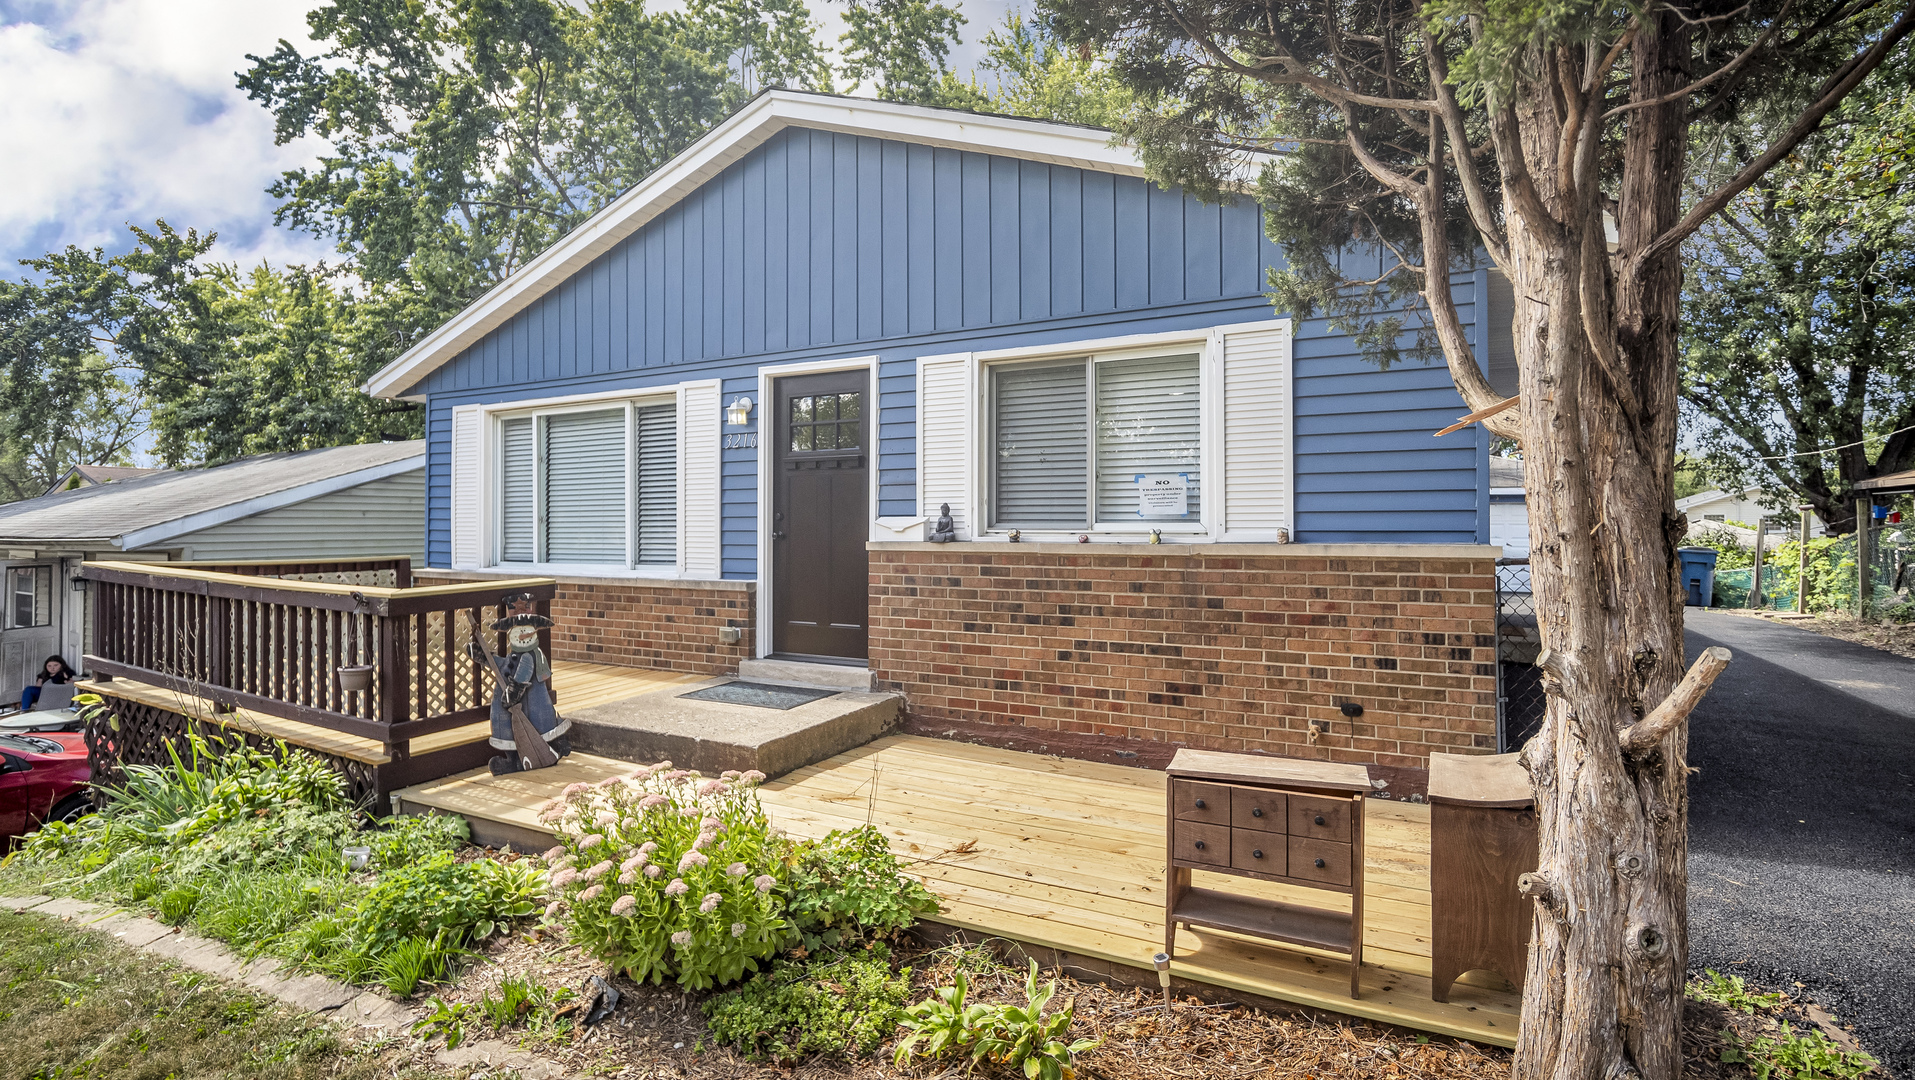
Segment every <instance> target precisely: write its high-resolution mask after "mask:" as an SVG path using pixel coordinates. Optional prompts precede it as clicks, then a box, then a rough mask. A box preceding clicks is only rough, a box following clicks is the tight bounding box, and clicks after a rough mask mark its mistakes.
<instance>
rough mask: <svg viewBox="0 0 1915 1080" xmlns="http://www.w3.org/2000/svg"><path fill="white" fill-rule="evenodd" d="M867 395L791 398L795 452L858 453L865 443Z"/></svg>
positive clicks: (860, 392)
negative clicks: (862, 422)
mask: <svg viewBox="0 0 1915 1080" xmlns="http://www.w3.org/2000/svg"><path fill="white" fill-rule="evenodd" d="M863 398H864V394H863V392H862V391H858V390H847V391H845V392H844V393H841V394H812V395H809V396H807V397H799V398H792V399H791V448H792V449H793V450H799V451H804V450H856V449H858V448H859V446H860V445H861V444H862V443H863V441H864V440H863V439H862V438H861V437H860V436H861V430H860V423H859V420H860V417H861V416H862V415H863V409H864V402H863Z"/></svg>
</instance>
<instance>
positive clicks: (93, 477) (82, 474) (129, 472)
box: [46, 465, 161, 495]
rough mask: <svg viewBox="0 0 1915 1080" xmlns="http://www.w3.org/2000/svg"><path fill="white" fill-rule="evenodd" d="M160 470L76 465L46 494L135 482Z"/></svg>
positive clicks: (128, 466) (49, 486)
mask: <svg viewBox="0 0 1915 1080" xmlns="http://www.w3.org/2000/svg"><path fill="white" fill-rule="evenodd" d="M160 471H161V470H159V469H147V468H141V467H139V466H135V465H75V466H74V467H72V468H71V469H68V470H67V471H66V473H65V474H64V475H62V476H61V477H60V478H59V479H58V480H55V481H54V482H53V483H51V484H49V485H47V490H46V494H48V495H51V494H53V493H54V492H56V491H72V490H74V489H76V488H83V487H94V486H97V485H99V484H111V483H113V482H114V481H115V480H133V479H137V478H139V477H142V476H150V475H152V474H153V473H156V472H160Z"/></svg>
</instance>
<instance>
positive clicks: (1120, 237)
mask: <svg viewBox="0 0 1915 1080" xmlns="http://www.w3.org/2000/svg"><path fill="white" fill-rule="evenodd" d="M1277 260H1278V256H1277V252H1276V249H1275V246H1274V245H1272V244H1271V243H1270V242H1269V240H1268V239H1266V238H1264V236H1263V233H1262V224H1261V222H1260V220H1259V217H1258V213H1257V208H1256V207H1255V206H1254V205H1252V204H1250V203H1248V202H1244V203H1240V204H1238V205H1236V206H1226V207H1218V206H1204V205H1203V204H1201V203H1199V202H1197V201H1196V200H1195V199H1191V198H1187V197H1184V196H1183V195H1182V194H1181V193H1178V192H1166V191H1163V190H1161V189H1158V188H1155V187H1153V186H1151V185H1149V184H1148V183H1146V182H1145V181H1142V180H1138V179H1134V178H1125V177H1115V176H1111V175H1109V174H1103V173H1095V172H1086V171H1083V170H1079V169H1074V168H1069V167H1065V166H1053V165H1044V164H1040V163H1035V162H1029V161H1021V160H1016V159H1011V158H1000V157H993V156H989V155H983V154H971V153H963V152H959V151H954V150H944V149H933V148H930V147H924V146H918V145H910V144H905V143H899V142H890V141H885V140H879V139H873V138H868V137H861V136H854V135H845V134H834V133H826V132H813V131H808V130H803V129H792V130H788V131H785V132H782V133H780V134H779V135H778V136H776V137H774V138H773V139H771V140H770V141H769V142H767V143H766V144H765V145H763V146H761V147H759V148H757V149H756V150H754V151H752V152H751V153H750V154H748V155H747V156H746V157H744V158H743V159H741V160H740V161H738V162H736V163H734V164H733V165H732V166H730V167H729V168H727V169H726V170H725V171H724V172H723V173H721V174H719V175H718V176H716V177H714V178H713V179H712V180H710V181H708V182H707V183H706V184H704V185H703V186H702V187H701V188H700V189H699V190H697V191H696V192H694V193H692V194H691V195H690V196H689V197H687V198H685V199H684V200H682V201H681V202H680V203H678V204H677V205H675V206H672V207H670V208H668V209H667V210H665V211H664V212H663V213H661V214H659V215H658V216H657V217H656V218H654V219H653V220H652V221H650V222H649V223H647V224H646V226H645V227H644V228H642V229H641V230H639V231H638V232H637V233H636V234H634V235H633V236H631V237H629V238H627V239H626V240H625V241H623V242H622V243H620V244H619V245H618V246H616V247H614V248H613V249H612V250H610V251H608V252H606V253H605V254H604V255H602V256H600V257H599V258H598V259H596V260H594V261H593V262H592V263H591V264H590V265H588V266H586V267H585V268H583V269H581V270H580V271H578V272H577V273H576V274H574V275H573V276H572V277H571V278H570V279H568V280H567V281H565V282H563V283H561V284H560V285H558V286H557V287H556V288H553V289H552V290H550V291H549V292H547V293H546V294H545V295H544V296H542V297H541V298H540V299H539V300H537V301H535V302H534V303H533V304H531V305H530V306H529V307H527V308H526V309H525V310H524V311H521V312H520V313H518V314H517V315H515V316H514V317H513V318H512V319H510V320H508V321H507V322H506V323H505V324H503V325H502V326H500V327H499V328H497V329H495V330H494V331H493V332H492V333H491V334H489V335H488V336H487V337H486V338H485V339H484V340H483V341H481V342H479V343H477V344H475V345H474V346H472V347H471V348H469V349H468V350H466V352H465V353H464V354H462V355H461V356H459V357H458V358H456V359H454V360H453V361H451V362H450V363H448V364H446V365H444V366H442V367H441V368H439V369H438V370H437V371H435V372H433V373H432V374H431V375H430V376H428V377H427V379H426V380H425V381H424V382H423V383H422V384H421V386H420V387H419V388H418V389H419V390H420V391H423V392H424V393H425V394H426V395H427V397H428V399H429V401H430V406H429V413H428V421H429V423H428V431H429V438H430V439H431V443H432V448H431V455H432V456H431V457H430V458H429V465H428V477H427V506H428V515H429V517H428V526H427V549H426V550H427V554H428V558H429V559H430V560H431V562H432V564H433V565H435V566H443V565H446V563H447V560H448V559H449V556H450V540H449V535H448V528H447V524H446V523H447V521H448V518H449V506H448V498H449V496H448V481H447V475H448V473H447V469H448V467H449V461H448V451H447V445H448V442H449V438H450V409H451V407H452V406H453V405H455V404H463V403H470V402H484V403H498V402H509V401H515V400H524V399H528V398H536V397H547V396H555V395H561V394H576V393H589V392H594V391H599V390H614V389H632V390H640V389H644V388H646V387H650V386H663V385H669V384H672V383H676V382H679V381H681V380H684V379H695V378H719V379H722V380H723V382H724V390H723V393H724V400H725V401H730V400H732V399H734V398H736V397H737V396H738V395H740V394H745V395H749V396H751V397H752V398H754V399H756V398H757V396H758V381H757V371H758V369H759V367H761V366H764V365H770V364H783V363H791V362H797V361H804V360H819V359H837V358H843V357H850V356H861V355H873V354H875V355H877V356H879V358H880V365H879V371H878V385H877V386H876V387H875V394H876V401H875V404H876V407H877V418H878V424H877V432H876V436H877V448H876V450H877V453H876V459H877V460H876V466H877V468H878V478H877V479H878V499H879V505H878V511H879V513H880V514H881V515H885V516H912V515H915V514H917V513H919V512H921V510H920V508H919V507H917V506H916V498H917V494H916V486H917V457H916V454H917V441H916V435H915V424H916V413H917V410H916V401H915V387H916V358H917V357H919V356H924V355H931V354H935V353H945V352H955V351H964V350H985V349H998V348H1014V347H1020V346H1027V345H1042V344H1048V343H1053V342H1066V341H1073V340H1082V339H1085V338H1095V337H1110V336H1119V335H1124V334H1136V333H1152V332H1158V331H1171V330H1183V329H1190V328H1196V327H1206V326H1213V325H1217V324H1219V323H1226V322H1242V321H1252V320H1258V319H1266V318H1274V317H1275V313H1274V312H1272V311H1271V309H1270V307H1269V304H1268V302H1267V301H1265V300H1264V298H1263V297H1262V296H1261V295H1260V294H1261V290H1262V289H1263V287H1264V276H1265V273H1266V272H1267V270H1268V269H1269V268H1270V267H1272V266H1273V265H1275V264H1276V263H1277ZM1324 333H1325V330H1324V329H1323V327H1322V326H1321V324H1320V323H1306V324H1305V326H1304V328H1303V336H1301V337H1300V338H1299V340H1298V342H1297V348H1296V356H1297V368H1296V376H1297V380H1296V384H1295V386H1296V399H1297V410H1298V437H1297V449H1298V452H1299V458H1298V466H1297V473H1298V490H1299V496H1298V503H1297V506H1298V530H1299V533H1300V539H1304V540H1330V539H1347V538H1359V537H1360V538H1366V539H1377V540H1394V541H1408V540H1452V541H1473V540H1475V539H1477V535H1478V532H1479V531H1480V530H1479V529H1477V528H1476V527H1475V526H1474V525H1467V526H1459V525H1457V524H1456V521H1457V520H1458V519H1455V518H1454V517H1453V516H1452V515H1453V512H1452V511H1451V510H1450V509H1449V503H1448V502H1444V504H1443V506H1441V507H1434V506H1433V507H1431V508H1430V509H1428V510H1423V509H1412V508H1410V507H1409V506H1408V505H1407V504H1405V505H1404V506H1403V507H1402V508H1401V512H1397V511H1392V510H1390V509H1388V508H1387V507H1386V508H1383V509H1370V508H1364V507H1359V506H1357V505H1356V504H1354V503H1352V504H1349V505H1342V506H1338V505H1336V504H1335V499H1334V495H1335V492H1334V491H1330V490H1318V489H1317V488H1316V487H1315V486H1314V485H1315V484H1316V483H1317V482H1318V481H1319V480H1330V479H1334V478H1335V477H1336V476H1338V475H1343V476H1348V477H1349V478H1350V479H1349V481H1348V483H1346V484H1345V485H1344V486H1343V487H1341V488H1339V489H1338V490H1344V491H1356V490H1364V488H1363V485H1362V479H1363V477H1360V476H1359V475H1358V474H1357V473H1353V472H1352V471H1351V469H1350V467H1349V466H1350V463H1349V462H1347V461H1345V460H1344V457H1345V451H1344V450H1343V449H1342V447H1341V446H1340V444H1339V443H1338V442H1337V440H1338V439H1339V438H1345V439H1347V438H1349V437H1351V436H1356V437H1357V438H1358V441H1359V442H1360V443H1362V444H1364V445H1366V446H1367V447H1368V453H1369V454H1370V460H1371V461H1373V462H1374V463H1375V467H1376V468H1378V469H1385V470H1390V471H1392V472H1394V473H1395V474H1397V475H1400V476H1414V477H1415V478H1417V480H1418V481H1427V483H1423V484H1421V485H1420V486H1418V487H1416V488H1415V490H1417V491H1420V492H1429V491H1437V490H1440V491H1443V492H1467V493H1468V497H1469V498H1470V499H1472V500H1473V499H1475V493H1476V491H1477V487H1478V485H1477V484H1476V477H1475V473H1476V472H1477V471H1478V470H1477V467H1476V463H1475V461H1474V458H1473V457H1471V456H1470V455H1471V453H1475V454H1480V453H1481V451H1480V448H1474V449H1473V450H1471V449H1470V448H1472V447H1474V444H1473V443H1469V442H1468V440H1470V439H1473V438H1474V436H1473V435H1459V436H1456V437H1452V438H1454V439H1457V440H1458V442H1457V444H1456V446H1454V447H1452V446H1450V445H1445V446H1443V447H1441V448H1438V447H1435V446H1427V445H1423V444H1419V443H1416V441H1415V439H1414V438H1412V437H1411V436H1412V434H1413V433H1414V434H1418V435H1420V436H1421V438H1422V439H1423V440H1425V442H1428V431H1430V430H1433V428H1432V427H1431V426H1430V425H1429V423H1428V421H1429V419H1430V418H1431V417H1435V416H1437V415H1438V414H1443V415H1444V416H1445V417H1446V418H1445V419H1444V422H1445V423H1447V422H1448V418H1453V417H1454V415H1456V411H1457V405H1458V404H1459V403H1458V402H1456V401H1455V392H1454V390H1449V389H1447V387H1448V379H1447V375H1446V374H1445V373H1444V372H1443V371H1442V369H1441V367H1440V365H1439V366H1433V367H1431V368H1429V369H1428V370H1427V371H1426V370H1422V369H1420V368H1399V369H1397V370H1395V371H1391V372H1379V371H1378V370H1376V368H1375V367H1374V366H1372V365H1368V364H1366V363H1365V362H1363V361H1362V360H1361V359H1360V358H1357V357H1356V356H1355V355H1354V349H1353V347H1352V346H1351V345H1350V343H1349V342H1348V340H1347V339H1343V338H1335V339H1327V340H1318V339H1320V338H1322V336H1323V335H1324ZM1444 393H1447V394H1448V395H1449V397H1448V399H1445V398H1444V397H1443V394H1444ZM1359 408H1360V409H1361V410H1362V411H1363V412H1365V413H1367V414H1371V415H1372V416H1373V419H1372V420H1370V421H1366V423H1367V424H1369V426H1361V427H1358V428H1352V429H1347V430H1346V429H1342V428H1333V427H1317V426H1313V425H1316V424H1317V423H1318V420H1317V418H1318V417H1323V418H1325V420H1324V421H1323V422H1325V423H1332V424H1333V423H1334V422H1333V421H1329V420H1328V419H1327V418H1329V417H1332V416H1334V415H1337V414H1340V413H1348V412H1350V411H1352V410H1353V409H1359ZM753 419H754V427H755V426H756V421H757V419H758V415H756V414H755V415H754V418H753ZM1436 426H1440V425H1436ZM728 430H729V429H728ZM1359 432H1360V433H1361V434H1360V435H1359V434H1358V433H1359ZM1339 433H1341V434H1339ZM1385 443H1387V444H1388V445H1389V446H1390V447H1392V448H1393V449H1384V446H1385ZM1457 449H1461V450H1464V451H1465V452H1464V453H1462V454H1460V455H1459V454H1457V453H1454V452H1453V450H1457ZM1466 459H1467V460H1466ZM722 461H723V469H722V475H723V483H724V493H723V497H722V499H721V506H722V511H721V512H722V516H723V567H724V573H725V575H726V576H727V577H737V578H750V577H753V576H755V574H756V551H757V493H756V483H757V479H756V473H757V454H756V452H755V451H753V450H749V449H735V450H726V451H724V452H723V458H722ZM1446 498H1447V496H1446ZM1470 506H1471V507H1472V508H1474V506H1475V504H1474V502H1472V503H1471V504H1470ZM1462 512H1463V511H1460V510H1459V511H1455V512H1454V513H1462ZM1468 512H1470V513H1474V512H1475V510H1474V509H1471V510H1469V511H1468ZM1483 513H1484V514H1486V513H1487V511H1486V510H1484V511H1483Z"/></svg>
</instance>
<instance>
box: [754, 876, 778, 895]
mask: <svg viewBox="0 0 1915 1080" xmlns="http://www.w3.org/2000/svg"><path fill="white" fill-rule="evenodd" d="M751 883H752V884H753V885H754V886H757V888H758V891H759V892H761V893H768V892H770V891H771V887H772V886H773V885H776V884H778V879H777V878H774V877H772V876H771V875H770V874H759V875H758V876H757V877H755V878H752V879H751Z"/></svg>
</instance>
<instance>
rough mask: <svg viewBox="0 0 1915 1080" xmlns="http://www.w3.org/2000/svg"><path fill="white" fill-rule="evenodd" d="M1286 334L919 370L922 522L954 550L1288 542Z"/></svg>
mask: <svg viewBox="0 0 1915 1080" xmlns="http://www.w3.org/2000/svg"><path fill="white" fill-rule="evenodd" d="M1290 345H1291V324H1290V321H1289V320H1287V319H1275V320H1269V321H1266V322H1255V323H1239V324H1231V325H1226V326H1216V327H1211V328H1208V329H1195V330H1190V331H1183V332H1172V333H1164V334H1149V335H1135V336H1131V337H1124V338H1112V339H1107V340H1102V341H1086V342H1079V343H1067V344H1061V345H1047V346H1039V347H1031V348H1016V349H1004V350H996V351H992V352H984V353H949V354H943V355H936V356H924V357H919V358H918V378H917V400H918V509H919V513H921V514H923V515H925V516H926V517H927V518H928V517H929V516H930V515H933V514H936V513H939V512H940V510H941V508H942V507H944V506H946V505H948V506H949V507H950V508H951V517H952V520H953V522H954V523H955V526H956V529H957V533H958V536H959V538H960V539H980V540H988V539H999V540H1002V539H1009V538H1010V533H1011V532H1012V531H1013V530H1016V531H1017V532H1018V533H1019V534H1021V535H1022V537H1023V538H1025V539H1029V540H1064V539H1075V538H1076V537H1077V536H1079V535H1087V534H1088V535H1092V536H1093V537H1094V538H1097V539H1107V540H1110V539H1114V540H1133V541H1134V540H1138V539H1142V538H1143V537H1144V536H1145V535H1146V534H1148V533H1150V532H1152V531H1155V532H1158V533H1160V534H1161V535H1162V536H1163V538H1164V539H1166V540H1178V541H1181V542H1191V541H1195V540H1204V539H1209V540H1223V541H1231V542H1253V543H1255V542H1269V541H1282V540H1294V539H1296V535H1295V526H1294V524H1293V515H1294V507H1295V487H1296V484H1295V460H1294V454H1293V445H1292V444H1293V439H1294V437H1295V424H1294V416H1293V415H1292V401H1291V350H1290Z"/></svg>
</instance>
